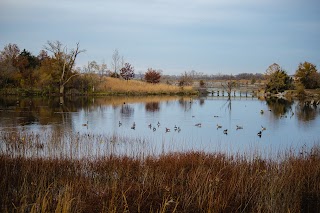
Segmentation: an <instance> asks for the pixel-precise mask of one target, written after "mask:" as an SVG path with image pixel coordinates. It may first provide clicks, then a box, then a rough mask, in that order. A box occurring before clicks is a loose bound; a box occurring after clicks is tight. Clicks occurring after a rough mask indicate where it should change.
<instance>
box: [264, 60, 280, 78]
mask: <svg viewBox="0 0 320 213" xmlns="http://www.w3.org/2000/svg"><path fill="white" fill-rule="evenodd" d="M280 70H281V67H280V65H279V64H277V63H273V64H271V65H270V66H269V67H268V68H267V70H266V72H265V76H266V78H267V79H269V78H270V76H271V75H272V74H274V73H275V72H277V71H280Z"/></svg>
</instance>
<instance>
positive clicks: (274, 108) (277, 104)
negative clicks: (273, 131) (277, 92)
mask: <svg viewBox="0 0 320 213" xmlns="http://www.w3.org/2000/svg"><path fill="white" fill-rule="evenodd" d="M266 103H267V105H268V107H269V110H270V111H271V112H272V113H273V115H274V116H275V117H277V118H281V117H283V116H285V115H287V113H289V112H292V105H293V103H294V102H293V101H288V100H285V99H279V98H269V99H267V100H266Z"/></svg>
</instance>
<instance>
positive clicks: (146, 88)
mask: <svg viewBox="0 0 320 213" xmlns="http://www.w3.org/2000/svg"><path fill="white" fill-rule="evenodd" d="M96 90H97V92H96V93H97V94H108V95H195V94H197V91H195V90H194V89H193V88H192V87H191V86H186V87H183V88H182V87H178V86H174V85H168V84H162V83H159V84H150V83H146V82H143V81H137V80H130V81H125V80H122V79H118V78H109V77H108V78H104V79H103V81H102V82H101V83H100V84H99V86H98V87H97V88H96Z"/></svg>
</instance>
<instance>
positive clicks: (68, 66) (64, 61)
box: [44, 41, 85, 96]
mask: <svg viewBox="0 0 320 213" xmlns="http://www.w3.org/2000/svg"><path fill="white" fill-rule="evenodd" d="M44 48H45V49H46V50H48V51H49V52H51V53H52V54H53V58H54V59H55V60H56V66H55V67H56V70H55V71H56V72H57V73H58V75H59V93H60V96H63V95H64V87H65V85H66V84H67V83H68V82H69V81H70V79H71V78H73V77H74V76H76V75H79V73H78V72H75V71H74V69H73V68H74V65H75V61H76V58H77V56H78V55H79V54H80V53H82V52H85V50H80V45H79V42H78V43H77V44H76V48H75V49H71V50H69V51H68V48H67V46H63V45H62V43H61V42H60V41H53V42H52V41H48V42H47V45H46V46H44Z"/></svg>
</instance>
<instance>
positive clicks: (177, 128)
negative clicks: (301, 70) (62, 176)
mask: <svg viewBox="0 0 320 213" xmlns="http://www.w3.org/2000/svg"><path fill="white" fill-rule="evenodd" d="M260 113H261V114H263V110H261V112H260ZM192 117H194V116H192ZM214 117H219V116H214ZM86 125H87V124H86ZM121 126H122V122H121V121H119V127H121ZM195 126H196V127H201V126H202V124H201V123H196V124H195ZM148 128H149V129H151V130H152V131H153V132H155V131H157V129H159V128H160V122H159V121H158V123H157V124H156V125H152V124H151V123H150V124H148ZM221 128H222V125H219V124H217V130H218V129H221ZM131 129H133V130H135V129H136V123H135V122H133V124H132V126H131ZM173 129H174V131H176V132H180V131H181V128H180V127H179V126H177V125H175V126H174V128H173ZM241 129H243V126H239V125H236V130H241ZM265 130H267V128H266V127H264V126H261V130H260V131H259V132H258V133H257V135H258V136H259V137H260V138H261V136H262V132H263V131H265ZM170 131H171V129H170V128H167V127H165V132H166V133H167V132H170ZM223 134H225V135H227V134H228V129H224V130H223Z"/></svg>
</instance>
